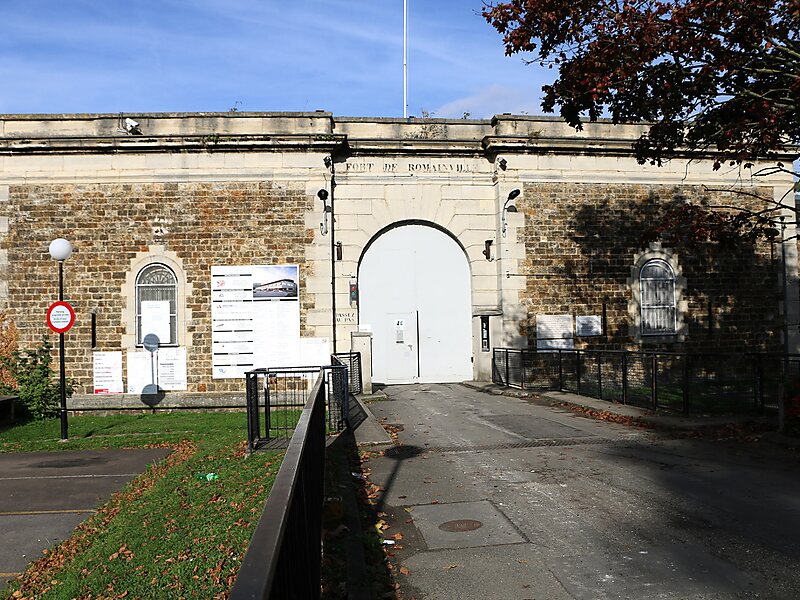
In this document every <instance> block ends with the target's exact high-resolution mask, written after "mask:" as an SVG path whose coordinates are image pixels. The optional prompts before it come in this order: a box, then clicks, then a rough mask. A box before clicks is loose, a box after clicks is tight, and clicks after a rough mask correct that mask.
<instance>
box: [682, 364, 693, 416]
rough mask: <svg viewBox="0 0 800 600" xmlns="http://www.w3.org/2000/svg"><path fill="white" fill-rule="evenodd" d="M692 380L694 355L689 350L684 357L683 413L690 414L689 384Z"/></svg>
mask: <svg viewBox="0 0 800 600" xmlns="http://www.w3.org/2000/svg"><path fill="white" fill-rule="evenodd" d="M691 381H692V355H691V354H689V353H688V352H687V353H686V355H685V356H684V358H683V414H685V415H688V414H689V386H690V385H691Z"/></svg>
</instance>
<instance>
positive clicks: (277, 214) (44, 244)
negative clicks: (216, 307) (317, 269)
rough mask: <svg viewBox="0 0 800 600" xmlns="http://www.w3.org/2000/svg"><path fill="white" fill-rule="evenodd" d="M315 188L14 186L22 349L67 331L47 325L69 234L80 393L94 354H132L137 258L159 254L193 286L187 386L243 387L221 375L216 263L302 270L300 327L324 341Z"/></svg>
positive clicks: (71, 366)
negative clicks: (316, 288) (215, 354)
mask: <svg viewBox="0 0 800 600" xmlns="http://www.w3.org/2000/svg"><path fill="white" fill-rule="evenodd" d="M305 187H306V185H305V182H297V183H286V184H283V183H275V182H270V181H263V182H241V183H231V182H219V183H148V184H80V185H74V184H55V185H12V186H10V190H9V200H8V202H7V203H6V204H5V208H6V210H7V213H6V214H7V216H8V218H9V225H10V226H9V233H8V235H7V237H6V238H5V239H4V241H3V247H4V249H6V250H7V252H8V261H9V265H10V267H9V269H10V276H9V296H8V300H9V306H10V307H11V310H12V311H13V318H14V320H15V322H16V324H17V327H18V328H19V332H20V346H21V347H30V346H31V345H33V344H36V343H38V342H39V341H40V340H41V335H42V334H43V332H46V333H47V335H48V336H49V337H50V339H51V341H52V342H53V344H54V346H57V336H56V335H55V334H53V333H50V331H49V330H48V329H47V328H46V327H45V313H46V310H47V307H48V305H49V304H50V303H51V302H52V301H54V300H55V299H56V298H57V287H56V286H57V281H58V279H57V266H56V264H55V263H54V262H53V261H52V260H51V258H50V256H49V254H48V244H49V242H50V240H52V239H54V238H56V237H68V238H69V239H70V241H71V242H72V243H73V246H74V248H75V252H74V253H73V255H72V257H71V258H70V259H69V260H68V261H67V262H66V263H65V280H64V288H65V299H66V300H67V301H69V302H71V303H72V305H73V307H74V308H75V311H76V313H77V321H76V325H75V327H74V328H73V329H72V330H71V331H70V332H69V333H68V334H67V339H68V346H67V353H66V356H67V371H68V373H69V375H70V377H73V378H74V379H75V380H76V381H77V384H78V385H77V388H76V393H78V394H82V393H91V392H92V389H91V386H92V351H93V350H98V351H114V350H116V351H119V350H123V349H126V350H129V349H132V348H130V347H126V346H127V345H128V344H130V342H129V341H128V342H126V340H130V339H131V334H133V332H132V331H130V326H129V325H128V323H127V321H126V319H125V317H124V315H125V314H126V311H127V309H128V308H129V306H128V303H132V302H133V298H132V297H128V296H129V294H126V291H125V281H126V278H127V279H130V273H129V272H128V271H129V269H130V268H131V264H132V261H134V259H136V258H137V257H141V256H142V255H143V254H147V253H148V252H151V250H152V249H153V248H154V247H159V248H163V249H164V251H165V252H166V253H167V254H169V255H170V256H173V257H175V260H176V261H177V262H178V263H179V265H180V266H181V267H182V269H183V272H184V275H185V279H186V284H187V286H189V287H190V288H191V290H192V293H191V296H190V297H186V295H181V294H180V292H179V301H178V302H179V306H180V305H181V303H183V304H184V306H183V308H184V309H185V312H184V318H185V326H186V327H185V332H184V333H183V336H184V338H183V345H185V346H186V349H187V367H188V372H187V378H188V391H189V392H206V391H207V392H224V391H241V387H242V386H241V382H240V381H238V380H212V379H211V377H210V373H211V315H210V311H211V295H210V272H211V266H212V265H217V264H221V265H237V264H241V265H252V264H284V263H287V264H299V265H300V269H301V278H300V284H301V289H300V299H301V332H302V335H313V331H309V330H308V327H307V326H306V318H305V317H306V314H307V312H308V310H309V309H310V308H313V300H312V299H311V297H310V295H309V294H307V293H306V290H305V282H306V281H308V277H309V275H311V273H309V272H308V267H307V265H306V259H305V253H306V250H305V249H306V247H307V245H308V244H310V243H311V241H312V240H313V237H314V231H313V229H309V228H307V227H306V224H305V220H306V213H307V211H308V210H309V209H310V208H311V206H312V205H313V198H312V197H309V196H308V195H307V194H306V189H305ZM133 275H134V276H135V273H134V274H133ZM48 290H49V291H50V292H51V293H49V294H48V293H47V291H48ZM92 313H95V314H96V328H97V329H96V331H97V345H96V348H92V347H91V314H92ZM179 335H180V334H179ZM125 354H126V353H123V361H124V359H125ZM123 372H124V373H126V372H127V371H126V366H125V364H124V362H123Z"/></svg>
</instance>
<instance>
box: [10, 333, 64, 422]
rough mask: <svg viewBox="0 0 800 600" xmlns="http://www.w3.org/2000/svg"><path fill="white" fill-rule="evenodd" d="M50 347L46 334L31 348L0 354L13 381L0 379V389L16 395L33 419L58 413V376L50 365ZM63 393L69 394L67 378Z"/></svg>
mask: <svg viewBox="0 0 800 600" xmlns="http://www.w3.org/2000/svg"><path fill="white" fill-rule="evenodd" d="M52 349H53V346H52V344H50V342H49V340H47V338H44V339H43V340H42V343H41V344H40V345H39V346H38V347H36V348H33V349H28V350H16V351H14V352H12V353H11V355H10V356H0V365H2V366H3V367H4V368H5V369H6V370H7V371H8V372H9V373H10V374H11V375H12V376H13V378H14V380H15V381H16V385H12V384H8V383H0V393H2V394H6V395H14V396H19V401H20V405H21V406H22V409H23V411H24V413H27V415H28V416H30V417H32V418H34V419H37V420H39V419H46V418H48V417H54V416H56V415H58V411H59V408H60V406H61V395H60V388H59V382H58V378H57V377H55V374H54V373H53V370H52V368H51V366H50V365H51V363H52V362H53V357H52V355H51V350H52ZM66 392H67V397H69V396H71V395H72V384H71V382H70V381H69V380H67V385H66Z"/></svg>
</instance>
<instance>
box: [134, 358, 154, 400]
mask: <svg viewBox="0 0 800 600" xmlns="http://www.w3.org/2000/svg"><path fill="white" fill-rule="evenodd" d="M155 383H156V363H155V356H153V358H152V362H151V356H150V353H149V352H128V393H129V394H141V393H142V392H143V391H144V388H145V386H153V385H155ZM148 389H153V391H155V388H148Z"/></svg>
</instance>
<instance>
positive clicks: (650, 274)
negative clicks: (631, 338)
mask: <svg viewBox="0 0 800 600" xmlns="http://www.w3.org/2000/svg"><path fill="white" fill-rule="evenodd" d="M639 291H640V296H639V297H640V299H641V301H640V310H641V334H642V335H671V334H674V333H676V331H677V322H676V298H675V272H674V271H673V270H672V267H671V266H670V265H669V264H668V263H667V262H666V261H664V260H661V259H653V260H649V261H647V262H646V263H645V264H644V265H643V266H642V269H641V271H640V272H639Z"/></svg>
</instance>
